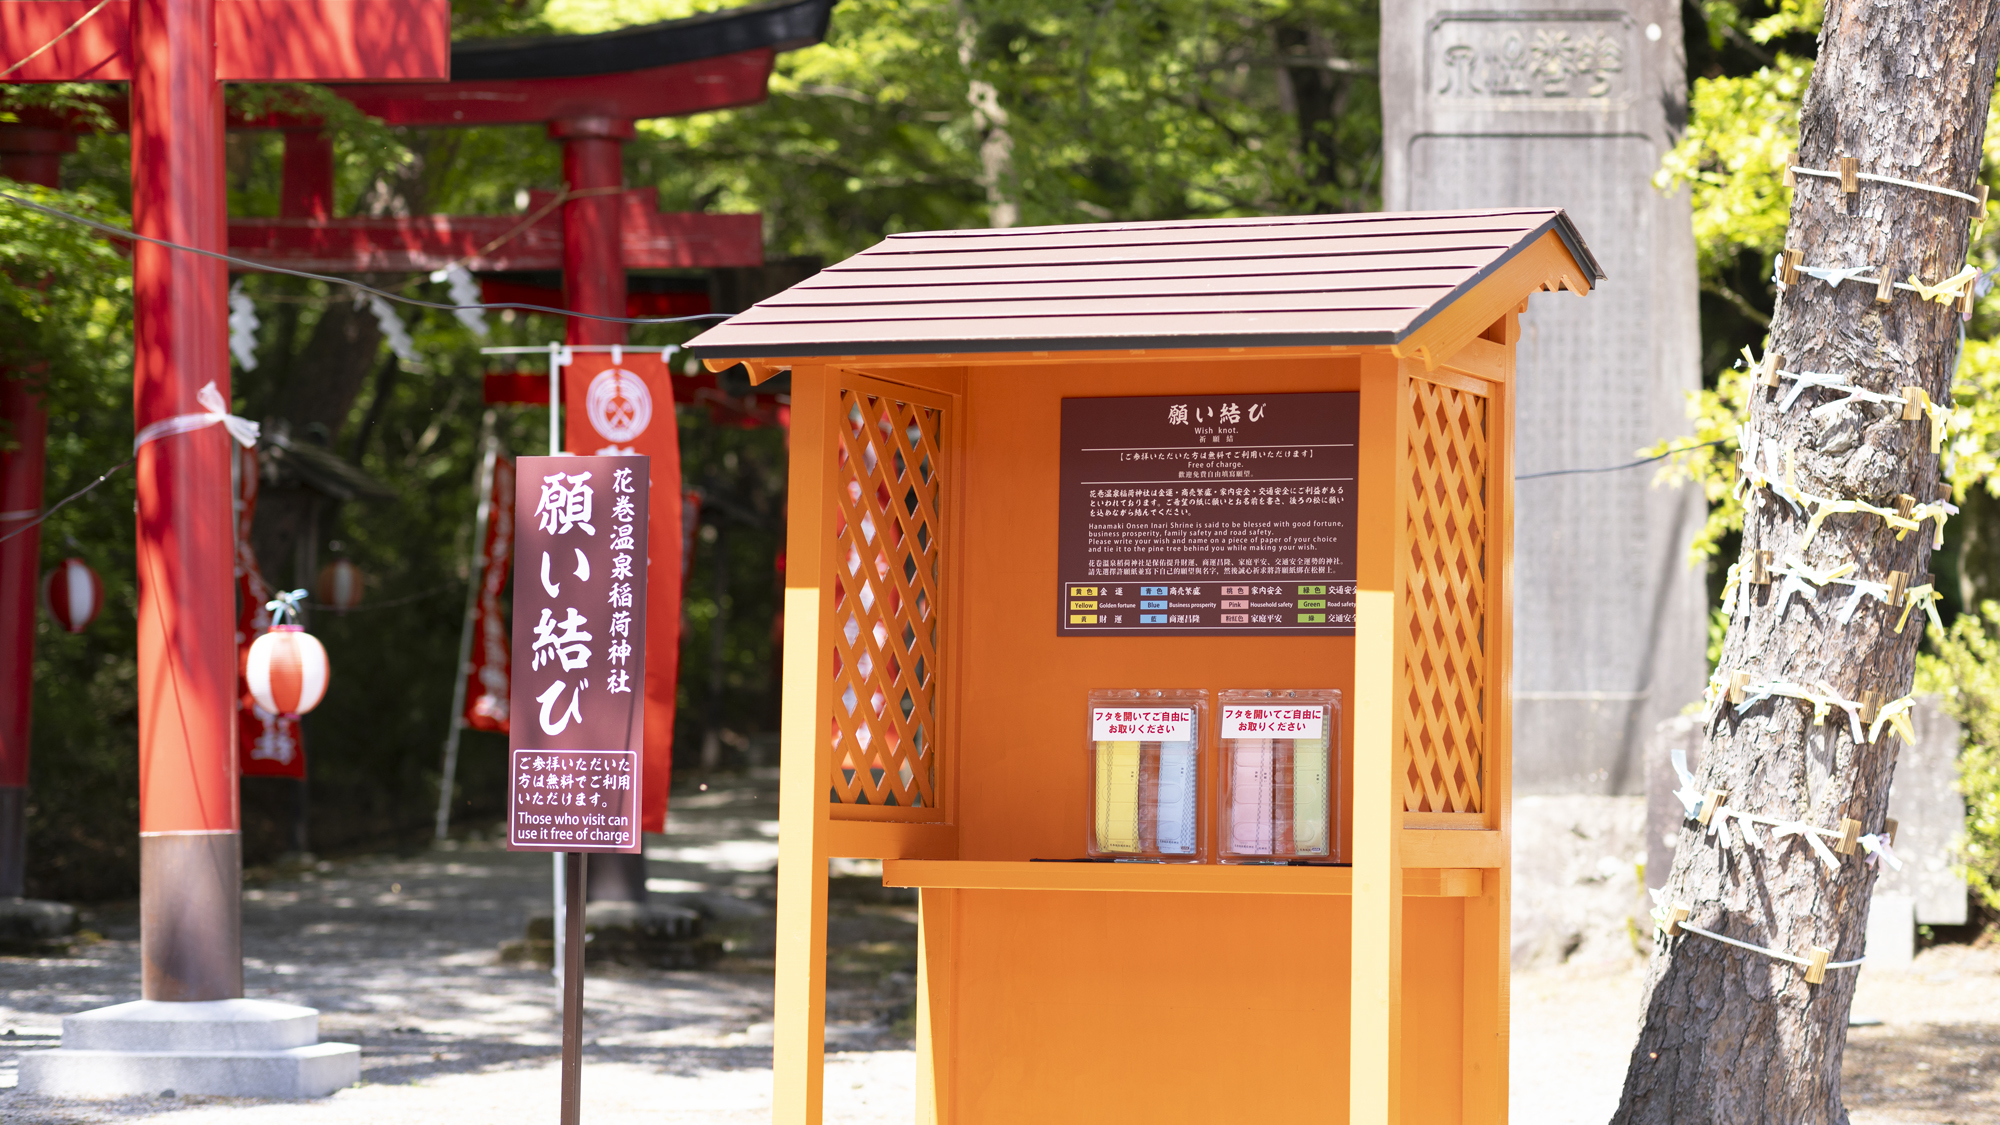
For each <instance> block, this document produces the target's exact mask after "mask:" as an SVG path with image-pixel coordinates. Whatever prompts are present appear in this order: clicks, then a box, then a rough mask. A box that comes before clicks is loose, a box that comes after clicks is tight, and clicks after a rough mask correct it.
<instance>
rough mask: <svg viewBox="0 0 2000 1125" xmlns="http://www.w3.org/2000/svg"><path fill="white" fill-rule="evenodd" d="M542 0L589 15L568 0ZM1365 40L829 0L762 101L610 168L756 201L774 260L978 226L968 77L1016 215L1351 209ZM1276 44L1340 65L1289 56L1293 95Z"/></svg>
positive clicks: (1360, 5)
mask: <svg viewBox="0 0 2000 1125" xmlns="http://www.w3.org/2000/svg"><path fill="white" fill-rule="evenodd" d="M588 11H590V12H596V11H601V9H596V8H592V9H588ZM548 14H549V17H550V19H551V20H552V21H553V22H556V23H557V24H558V25H559V26H566V27H569V28H571V29H574V30H586V29H588V30H596V29H597V28H598V26H599V25H598V24H597V23H595V22H593V21H591V20H589V19H586V18H585V9H584V8H583V7H582V5H581V4H580V3H578V4H570V5H552V6H551V8H550V10H549V13H548ZM570 21H575V22H570ZM1375 39H1376V13H1375V6H1374V4H1373V3H1370V2H1368V0H1297V2H1290V0H1239V2H1237V3H1234V4H1229V5H1213V4H1208V3H1194V2H1190V0H1156V2H1152V3H1133V2H1121V0H1110V2H1106V3H1097V4H1088V5H1084V4H1063V3H1053V2H1049V0H1008V2H1005V3H1000V2H993V0H987V2H984V3H978V2H970V0H968V2H966V3H963V4H958V3H948V2H944V0H849V2H847V3H843V4H842V5H841V6H840V7H838V8H836V9H835V11H834V18H833V27H832V31H831V32H830V34H829V36H828V39H827V42H826V44H825V45H823V46H819V47H814V48H810V49H808V50H803V51H797V52H793V53H790V54H786V55H783V56H781V57H780V58H779V60H778V66H777V71H776V73H775V74H774V75H773V77H772V82H771V97H770V100H769V101H768V102H767V103H765V104H764V105H761V106H756V107H752V108H749V109H743V110H732V111H728V112H725V113H715V114H698V115H694V116H691V117H686V118H673V119H664V120H659V121H653V122H648V123H645V124H644V125H643V126H642V128H643V130H644V131H645V133H646V134H647V135H649V136H650V137H651V138H652V139H653V142H654V143H652V144H650V145H642V146H634V150H633V156H632V160H631V167H632V169H633V172H634V179H636V180H639V181H641V182H654V183H657V184H658V185H659V187H660V190H661V197H662V200H663V201H666V200H671V201H673V202H672V203H671V204H670V205H673V206H688V207H709V208H713V209H717V210H725V211H727V210H749V209H758V210H761V211H762V212H763V213H764V215H765V233H766V239H767V242H768V243H769V245H770V248H771V253H772V254H773V255H782V256H794V255H816V256H820V257H823V258H826V259H828V260H837V259H839V258H842V257H845V256H847V255H848V254H851V253H853V252H855V251H857V250H860V249H862V248H864V247H866V246H868V245H870V244H872V243H873V242H874V241H876V240H877V239H878V238H879V237H881V236H882V235H883V234H887V233H892V232H895V231H900V230H923V229H935V228H941V227H942V228H950V227H968V226H984V225H987V223H988V221H989V219H990V218H991V216H992V208H991V205H990V203H989V198H988V194H987V191H986V188H985V187H984V185H983V183H982V180H981V176H982V146H983V145H985V144H986V143H987V142H988V141H989V140H990V139H991V134H990V132H988V131H986V130H984V129H982V126H981V122H980V121H979V120H978V119H976V118H975V116H974V114H973V112H972V110H971V107H970V105H969V102H968V91H969V84H970V83H972V82H974V81H981V82H987V83H990V84H991V85H992V87H993V90H994V96H995V100H996V102H997V104H998V106H999V108H1000V110H1001V111H1002V112H1003V113H1004V114H1005V117H1006V124H1005V132H1006V134H1007V137H1008V139H1009V140H1010V141H1011V150H1010V153H1009V156H1008V158H1007V161H1006V165H1005V168H1004V170H1003V171H1002V172H1001V174H1000V176H999V179H998V182H997V183H996V184H995V191H996V192H997V193H998V195H999V196H1000V197H1001V198H1003V199H1005V200H1007V201H1008V202H1010V203H1012V204H1013V205H1014V206H1016V207H1017V208H1018V211H1019V221H1020V222H1021V223H1024V224H1036V223H1072V222H1090V221H1093V220H1102V219H1170V218H1180V217H1185V216H1191V215H1233V214H1255V213H1272V212H1284V211H1328V210H1365V209H1367V208H1369V207H1372V206H1374V205H1375V202H1376V199H1377V193H1378V191H1379V187H1378V182H1379V171H1380V147H1381V136H1380V110H1379V105H1378V101H1377V99H1378V95H1377V92H1376V88H1375V83H1374V82H1373V81H1372V80H1369V78H1368V77H1367V73H1368V72H1369V71H1372V68H1373V56H1374V54H1375ZM1281 44H1292V46H1281ZM1290 59H1297V60H1312V64H1313V67H1321V66H1341V65H1348V64H1352V66H1353V68H1354V69H1352V70H1350V71H1345V72H1343V71H1336V70H1322V69H1308V68H1306V67H1304V65H1303V62H1302V65H1301V69H1300V72H1301V73H1310V74H1313V75H1321V74H1324V75H1325V76H1326V77H1327V81H1328V85H1327V86H1326V87H1324V88H1319V89H1318V93H1320V94H1323V95H1325V96H1324V98H1322V99H1320V100H1317V101H1316V100H1315V99H1314V98H1313V97H1311V96H1309V97H1307V98H1306V99H1305V100H1304V101H1301V100H1300V97H1299V96H1298V91H1297V90H1296V89H1294V88H1292V86H1291V85H1288V80H1287V78H1286V74H1287V73H1290V71H1288V70H1287V68H1286V67H1284V66H1281V65H1280V62H1281V61H1283V60H1290ZM1327 60H1336V61H1334V62H1328V61H1327ZM1311 93H1312V91H1308V94H1309V95H1310V94H1311ZM1314 105H1318V106H1320V107H1321V108H1324V109H1326V110H1328V111H1329V115H1328V116H1327V117H1325V118H1324V119H1322V118H1319V117H1316V116H1314V112H1313V111H1312V110H1311V107H1312V106H1314Z"/></svg>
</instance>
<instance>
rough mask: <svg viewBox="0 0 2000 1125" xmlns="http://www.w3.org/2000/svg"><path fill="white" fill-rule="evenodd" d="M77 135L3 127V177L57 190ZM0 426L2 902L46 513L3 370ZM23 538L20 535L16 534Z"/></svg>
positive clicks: (32, 421) (35, 453)
mask: <svg viewBox="0 0 2000 1125" xmlns="http://www.w3.org/2000/svg"><path fill="white" fill-rule="evenodd" d="M75 147H76V137H75V136H73V135H72V134H70V133H67V132H64V131H62V130H60V129H35V128H29V127H27V126H23V125H0V176H5V177H7V178H8V179H10V180H16V181H19V182H21V183H24V184H41V185H42V186H44V187H56V186H57V185H58V182H59V181H60V179H61V173H62V155H63V153H65V152H69V151H70V150H72V149H74V148H75ZM0 425H4V426H6V428H7V431H8V433H9V434H10V435H11V436H12V437H13V439H14V448H13V449H11V450H8V451H5V452H0V535H10V534H12V535H13V538H11V539H9V540H7V542H5V543H0V900H5V899H16V898H20V897H22V896H24V895H26V894H27V893H28V891H27V874H28V873H27V864H28V733H29V715H30V705H31V703H32V702H33V698H34V671H35V576H36V574H35V572H36V570H37V569H38V564H39V562H40V560H41V554H42V533H41V529H40V528H39V527H31V528H28V529H27V530H25V531H22V530H20V529H21V525H22V524H23V523H25V522H27V521H28V520H31V519H34V518H35V517H36V516H37V515H40V514H41V509H42V470H43V458H44V456H45V454H46V450H47V440H46V438H47V431H48V416H47V415H46V414H45V413H43V411H42V396H41V395H40V393H39V392H37V390H36V389H35V387H34V386H33V384H32V383H30V382H29V381H28V380H26V379H17V378H12V377H10V376H9V374H8V373H7V372H4V371H0ZM15 532H19V533H18V534H14V533H15Z"/></svg>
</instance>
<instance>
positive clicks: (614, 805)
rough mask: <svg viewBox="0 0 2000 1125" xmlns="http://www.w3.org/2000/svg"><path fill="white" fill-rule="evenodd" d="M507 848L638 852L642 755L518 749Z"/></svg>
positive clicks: (602, 751) (512, 771) (508, 821)
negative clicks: (640, 760)
mask: <svg viewBox="0 0 2000 1125" xmlns="http://www.w3.org/2000/svg"><path fill="white" fill-rule="evenodd" d="M511 767H512V768H511V770H510V771H509V772H510V774H511V783H510V785H509V793H508V799H507V846H508V847H510V848H516V849H523V850H531V851H550V852H636V851H638V850H639V754H638V752H637V751H634V750H515V751H514V752H513V759H512V763H511Z"/></svg>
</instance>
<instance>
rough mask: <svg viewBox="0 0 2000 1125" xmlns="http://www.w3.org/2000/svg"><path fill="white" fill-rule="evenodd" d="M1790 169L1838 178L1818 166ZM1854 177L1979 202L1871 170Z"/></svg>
mask: <svg viewBox="0 0 2000 1125" xmlns="http://www.w3.org/2000/svg"><path fill="white" fill-rule="evenodd" d="M1792 171H1793V173H1795V174H1797V175H1800V176H1823V177H1825V178H1827V179H1829V180H1837V179H1839V178H1840V173H1839V172H1828V171H1824V170H1822V169H1819V168H1799V167H1793V168H1792ZM1854 178H1855V179H1857V180H1874V181H1875V182H1876V183H1878V184H1895V185H1896V186H1897V187H1906V188H1916V189H1917V190H1918V191H1931V192H1936V193H1937V194H1939V195H1949V196H1952V197H1954V198H1957V199H1963V200H1965V201H1966V202H1967V203H1977V202H1979V197H1978V196H1976V195H1968V194H1966V193H1965V192H1962V191H1953V190H1952V189H1951V188H1948V187H1938V186H1937V185H1935V184H1920V183H1918V182H1916V181H1915V180H1899V179H1897V178H1896V177H1894V176H1878V175H1876V174H1875V173H1873V172H1856V173H1855V174H1854Z"/></svg>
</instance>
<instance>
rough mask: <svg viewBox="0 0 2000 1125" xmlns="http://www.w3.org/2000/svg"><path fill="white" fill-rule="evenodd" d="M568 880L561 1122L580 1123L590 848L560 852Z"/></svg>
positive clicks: (563, 993)
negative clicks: (585, 898) (585, 901)
mask: <svg viewBox="0 0 2000 1125" xmlns="http://www.w3.org/2000/svg"><path fill="white" fill-rule="evenodd" d="M555 856H556V862H557V863H560V864H562V865H563V867H564V869H565V870H564V872H563V875H564V881H565V882H566V883H567V884H568V888H567V890H568V898H569V903H568V906H569V910H568V911H567V913H568V918H567V920H566V925H565V930H566V932H565V933H564V934H563V937H564V939H565V941H564V946H565V947H566V948H565V951H564V954H563V958H564V961H563V984H562V1125H577V1118H578V1116H579V1114H580V1113H581V1111H582V1108H583V890H584V886H585V883H586V880H585V878H584V870H585V868H584V865H585V864H586V863H588V862H589V860H590V855H589V853H587V852H557V853H555Z"/></svg>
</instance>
